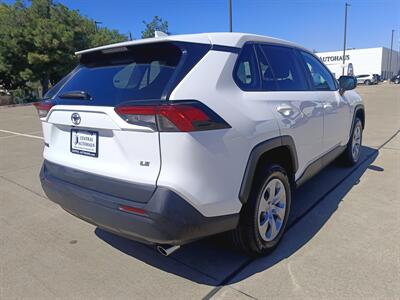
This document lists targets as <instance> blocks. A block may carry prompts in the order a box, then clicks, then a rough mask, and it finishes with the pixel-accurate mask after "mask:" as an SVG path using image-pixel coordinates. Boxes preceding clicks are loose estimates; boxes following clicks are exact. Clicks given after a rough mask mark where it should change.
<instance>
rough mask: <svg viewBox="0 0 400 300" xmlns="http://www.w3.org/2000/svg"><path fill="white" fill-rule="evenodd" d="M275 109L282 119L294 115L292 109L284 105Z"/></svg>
mask: <svg viewBox="0 0 400 300" xmlns="http://www.w3.org/2000/svg"><path fill="white" fill-rule="evenodd" d="M276 109H277V111H278V112H279V113H280V114H281V115H282V116H284V117H290V116H291V115H293V114H294V109H293V107H291V106H289V105H286V104H282V105H279V106H278V107H277V108H276Z"/></svg>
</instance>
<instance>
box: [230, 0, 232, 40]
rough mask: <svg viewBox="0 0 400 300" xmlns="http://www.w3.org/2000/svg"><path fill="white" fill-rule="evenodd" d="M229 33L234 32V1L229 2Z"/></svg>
mask: <svg viewBox="0 0 400 300" xmlns="http://www.w3.org/2000/svg"><path fill="white" fill-rule="evenodd" d="M229 32H232V0H229Z"/></svg>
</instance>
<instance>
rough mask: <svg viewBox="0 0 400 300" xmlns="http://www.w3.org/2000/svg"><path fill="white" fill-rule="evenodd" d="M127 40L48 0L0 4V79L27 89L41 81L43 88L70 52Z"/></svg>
mask: <svg viewBox="0 0 400 300" xmlns="http://www.w3.org/2000/svg"><path fill="white" fill-rule="evenodd" d="M126 39H127V38H126V36H124V35H122V34H120V33H118V32H117V31H115V30H108V29H106V28H100V29H98V30H96V26H95V24H94V21H93V20H91V19H88V18H86V17H83V16H82V15H80V13H79V11H77V10H70V9H68V8H67V7H66V6H64V5H62V4H60V3H56V4H55V3H53V2H52V0H32V1H31V5H30V6H26V5H25V4H24V2H23V1H20V0H17V1H16V3H15V4H13V5H7V4H1V3H0V84H3V85H4V86H5V87H6V88H7V89H16V88H22V89H28V85H29V84H31V83H34V82H40V84H41V86H42V89H43V92H46V91H47V89H48V87H49V85H50V84H55V83H56V82H57V81H59V80H60V79H61V78H62V77H64V76H65V75H66V74H67V73H68V72H69V71H71V70H72V68H73V67H74V66H75V65H76V63H77V58H76V56H75V55H74V52H75V51H77V50H81V49H86V48H91V47H95V46H99V45H103V44H110V43H116V42H120V41H124V40H126Z"/></svg>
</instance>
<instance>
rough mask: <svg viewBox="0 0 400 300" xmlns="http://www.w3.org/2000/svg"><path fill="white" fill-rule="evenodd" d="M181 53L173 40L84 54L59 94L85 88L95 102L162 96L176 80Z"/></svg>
mask: <svg viewBox="0 0 400 300" xmlns="http://www.w3.org/2000/svg"><path fill="white" fill-rule="evenodd" d="M181 56H182V51H181V49H180V48H179V47H177V46H175V45H173V44H171V43H155V44H145V45H137V46H134V47H131V48H129V47H123V48H121V49H117V50H115V51H111V52H106V53H102V52H92V53H88V54H86V55H85V54H84V55H83V56H82V58H81V64H80V66H79V67H78V69H77V70H76V71H75V73H74V74H73V76H72V78H70V79H69V81H68V82H67V83H65V84H64V86H63V87H62V88H61V90H60V91H59V92H58V96H60V95H63V94H65V93H68V92H71V91H84V92H86V93H88V94H89V95H90V96H91V98H92V100H93V102H95V103H96V105H116V104H118V103H120V102H125V101H130V100H153V99H154V100H157V99H161V98H162V95H163V91H164V89H165V88H166V87H167V85H168V83H169V82H170V81H171V80H172V79H173V75H174V72H175V71H176V69H177V66H178V63H179V62H180V59H181ZM66 101H67V102H68V100H66ZM63 102H65V101H64V99H63ZM71 104H72V103H71Z"/></svg>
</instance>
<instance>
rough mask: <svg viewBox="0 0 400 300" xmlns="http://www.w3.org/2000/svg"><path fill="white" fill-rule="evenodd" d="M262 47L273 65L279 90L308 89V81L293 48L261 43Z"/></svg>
mask: <svg viewBox="0 0 400 300" xmlns="http://www.w3.org/2000/svg"><path fill="white" fill-rule="evenodd" d="M260 47H261V49H262V50H263V52H264V54H265V56H266V57H267V59H268V62H269V64H270V65H271V67H272V71H273V74H274V75H275V80H276V84H277V89H278V90H280V91H304V90H308V85H307V81H306V79H305V78H304V75H303V73H302V71H301V69H300V66H299V64H298V63H297V58H296V56H295V52H294V50H293V49H291V48H288V47H281V46H270V45H260Z"/></svg>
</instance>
